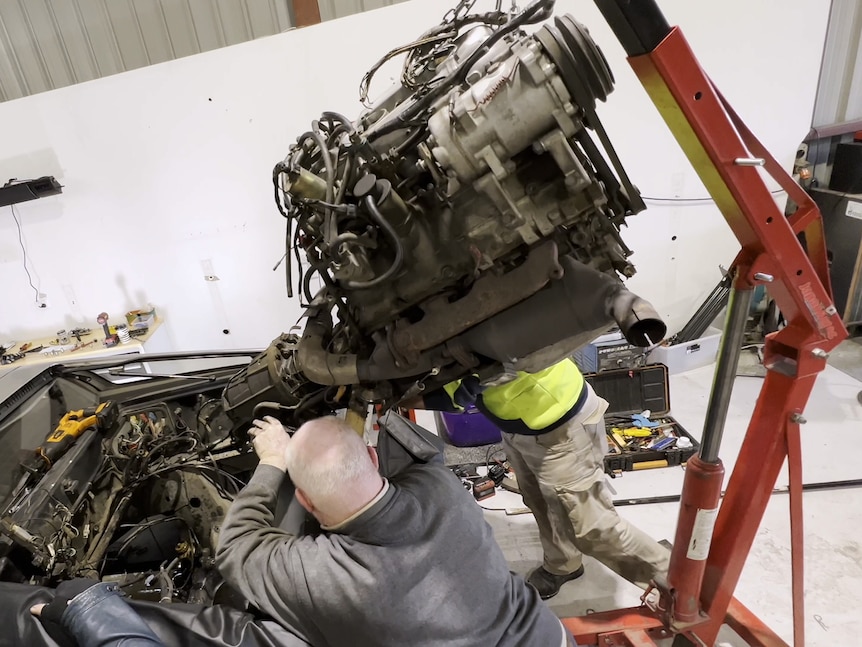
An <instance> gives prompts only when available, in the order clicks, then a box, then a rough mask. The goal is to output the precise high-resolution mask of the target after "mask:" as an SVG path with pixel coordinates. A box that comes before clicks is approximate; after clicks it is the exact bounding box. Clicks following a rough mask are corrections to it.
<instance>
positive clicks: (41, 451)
mask: <svg viewBox="0 0 862 647" xmlns="http://www.w3.org/2000/svg"><path fill="white" fill-rule="evenodd" d="M117 417H118V407H117V404H116V403H115V402H112V401H108V402H103V403H102V404H100V405H99V406H98V407H94V408H88V409H78V410H77V411H70V412H69V413H67V414H66V415H64V416H63V417H62V418H61V419H60V423H59V424H58V425H57V428H56V429H55V430H54V431H53V432H52V433H51V435H49V436H48V437H47V438H46V439H45V442H44V443H42V444H41V445H40V446H39V447H37V448H36V456H35V457H34V458H33V460H32V461H30V462H29V463H28V464H26V465H24V468H25V469H27V471H29V472H33V473H35V472H40V471H42V470H44V469H47V468H49V467H51V465H53V464H54V463H55V462H56V461H57V459H58V458H60V457H61V456H63V454H65V453H66V451H67V450H68V449H69V448H70V447H71V446H72V445H73V444H74V443H75V441H76V440H77V439H78V437H79V436H80V435H81V434H82V433H84V431H85V430H87V429H89V428H90V427H99V428H101V429H107V428H110V427H112V426H113V425H114V424H115V423H116V422H117Z"/></svg>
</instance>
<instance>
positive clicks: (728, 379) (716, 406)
mask: <svg viewBox="0 0 862 647" xmlns="http://www.w3.org/2000/svg"><path fill="white" fill-rule="evenodd" d="M752 294H753V289H752V288H746V289H740V288H737V287H735V286H734V288H733V289H732V290H731V291H730V302H729V304H728V306H727V317H726V319H725V322H724V334H723V335H722V337H721V347H720V348H719V350H718V361H717V362H716V366H715V377H714V378H713V381H712V391H711V392H710V394H709V404H708V405H707V409H706V422H705V423H704V426H703V438H702V440H701V444H700V458H701V460H702V461H704V462H705V463H717V462H718V450H719V447H721V437H722V435H723V434H724V423H725V421H726V420H727V409H728V407H729V406H730V394H731V393H732V392H733V381H734V379H736V368H737V365H738V363H739V354H740V352H741V351H742V339H743V335H744V334H745V324H746V322H747V321H748V310H749V308H750V306H751V296H752Z"/></svg>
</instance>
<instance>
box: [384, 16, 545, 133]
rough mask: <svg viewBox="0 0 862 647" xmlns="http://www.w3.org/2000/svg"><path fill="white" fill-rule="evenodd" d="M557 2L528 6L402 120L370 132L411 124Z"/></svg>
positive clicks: (390, 130) (413, 106) (539, 18)
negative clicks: (498, 45)
mask: <svg viewBox="0 0 862 647" xmlns="http://www.w3.org/2000/svg"><path fill="white" fill-rule="evenodd" d="M555 2H556V0H534V2H532V3H531V4H530V5H529V6H528V7H527V8H526V9H524V11H522V12H521V13H520V14H518V15H517V16H515V17H514V18H512V19H511V20H510V21H509V22H507V23H506V24H505V25H503V26H502V27H500V28H499V29H498V30H497V31H495V32H494V33H493V34H491V35H490V36H488V38H486V39H485V41H484V42H483V43H482V44H481V45H479V47H477V48H476V50H475V51H474V52H473V53H472V54H470V56H468V57H467V58H466V59H464V60H463V61H462V62H461V63H460V64H459V65H458V67H456V68H455V69H454V70H453V71H452V73H451V74H450V75H449V76H448V77H446V79H445V80H444V81H443V82H442V83H440V84H439V85H436V86H434V88H433V89H432V90H430V91H429V92H428V94H426V95H425V96H424V97H422V98H421V99H419V100H418V101H417V102H416V103H414V104H413V105H412V106H409V107H408V108H407V109H406V110H405V111H404V113H403V114H401V115H400V116H399V117H398V119H396V120H394V121H392V122H391V123H389V124H387V125H385V126H383V127H381V128H380V130H379V131H377V132H372V133H369V134H370V135H371V136H372V137H381V136H383V135H386V134H388V133H390V132H394V131H396V130H400V129H401V128H404V127H407V126H408V125H409V122H412V120H413V119H414V118H415V117H416V116H417V115H418V114H419V113H421V112H422V111H423V110H425V109H426V108H428V107H430V106H431V104H432V103H434V102H435V101H436V100H437V99H439V98H440V97H441V96H442V95H443V94H444V93H445V92H447V91H448V90H449V89H450V88H451V87H452V86H454V85H455V84H457V83H461V82H462V81H463V80H464V78H465V77H466V76H467V73H468V72H469V71H470V70H471V69H472V67H473V66H474V65H475V64H476V62H477V61H478V60H479V59H480V58H482V57H483V56H484V55H485V53H486V52H487V51H488V49H490V48H491V47H493V46H494V45H495V44H496V43H497V41H499V40H501V39H502V38H503V37H504V36H506V35H508V34H510V33H512V32H513V31H515V30H516V29H519V28H520V27H522V26H524V25H527V24H530V23H531V22H538V21H541V20H544V19H545V18H547V17H548V16H550V15H551V11H552V10H553V8H554V3H555Z"/></svg>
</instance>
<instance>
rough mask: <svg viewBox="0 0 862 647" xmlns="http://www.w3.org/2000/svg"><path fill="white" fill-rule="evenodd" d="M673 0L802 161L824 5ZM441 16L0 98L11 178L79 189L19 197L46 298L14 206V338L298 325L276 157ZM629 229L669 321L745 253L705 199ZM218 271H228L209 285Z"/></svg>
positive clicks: (639, 117) (648, 169)
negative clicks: (135, 323) (99, 330)
mask: <svg viewBox="0 0 862 647" xmlns="http://www.w3.org/2000/svg"><path fill="white" fill-rule="evenodd" d="M661 5H662V6H663V8H664V11H665V13H666V15H667V16H668V18H669V20H670V21H671V22H672V23H674V24H679V25H681V26H682V27H683V30H684V31H685V33H686V34H687V36H688V39H689V41H690V42H691V43H692V45H693V48H694V50H695V52H696V53H697V55H698V56H699V58H700V60H701V62H702V64H703V66H704V68H705V69H706V70H707V71H708V72H709V74H710V75H711V76H712V77H713V79H714V80H715V82H716V83H717V84H718V86H719V87H720V88H721V89H722V90H723V91H724V93H725V95H726V96H727V97H728V99H729V100H730V101H731V103H732V104H733V105H734V106H735V107H736V108H737V110H738V112H739V113H740V114H741V115H742V116H743V118H744V119H746V120H747V122H748V124H749V125H750V126H751V128H752V129H753V130H754V132H755V133H757V134H758V135H759V136H760V137H761V138H762V140H763V141H764V142H765V144H766V145H767V146H768V147H769V148H770V149H771V150H772V151H773V152H774V153H775V154H776V155H777V156H778V157H779V159H781V160H782V161H785V162H786V163H787V164H789V163H790V161H791V160H792V158H793V155H794V153H795V150H796V146H797V144H798V142H799V141H800V140H801V139H802V137H803V136H804V135H805V134H806V133H807V131H808V127H809V125H810V116H811V109H812V105H813V101H814V95H815V89H816V85H817V72H818V67H819V60H820V53H821V48H822V45H821V44H822V42H823V38H824V34H825V29H826V19H827V13H828V5H829V3H828V0H760V1H759V2H755V3H752V2H750V1H749V0H725V2H721V3H693V2H690V1H688V0H665V1H663V2H661ZM557 7H558V12H559V13H563V12H571V13H573V14H574V15H575V16H576V17H577V18H578V19H579V20H580V21H581V22H584V23H585V24H587V25H588V26H589V27H590V29H591V33H592V34H593V36H594V38H595V39H596V40H597V42H598V43H599V44H600V46H601V47H602V48H603V49H604V52H605V54H606V55H607V57H608V59H609V61H610V64H611V66H612V68H613V71H614V74H615V75H616V80H617V86H616V91H615V92H614V93H613V94H612V95H611V97H610V99H609V103H608V104H606V105H603V106H601V109H600V114H601V116H602V118H603V119H604V122H605V126H606V127H607V129H608V131H609V133H610V136H611V139H612V140H613V141H614V143H615V145H616V147H617V150H618V152H619V153H620V155H621V157H622V160H623V162H624V164H625V165H626V168H627V169H628V171H629V174H630V175H631V177H632V179H633V180H634V182H635V183H636V184H637V185H638V186H639V187H640V189H641V191H642V192H643V193H644V195H646V196H652V197H686V198H697V197H702V196H705V195H706V193H705V191H704V189H703V187H702V186H701V184H700V182H699V181H698V180H697V178H696V176H695V174H694V172H693V170H692V169H691V168H690V167H689V165H688V163H687V161H686V160H685V158H684V157H683V155H682V153H681V152H680V151H679V149H678V147H677V145H676V143H675V142H674V141H673V139H672V138H671V137H670V135H669V133H668V131H667V129H666V127H665V126H664V124H663V122H662V121H661V120H660V118H659V116H658V114H657V112H656V111H655V109H654V107H653V106H652V104H651V103H650V102H649V100H648V99H647V97H646V95H645V93H644V92H643V90H642V88H641V87H640V84H639V82H638V81H637V79H636V78H635V77H634V75H633V74H632V72H631V71H630V69H629V67H628V65H627V63H626V62H625V60H624V54H623V51H622V49H621V47H620V46H619V45H618V44H617V42H616V40H615V39H614V37H613V36H612V34H611V32H610V30H609V28H608V27H607V26H606V25H605V23H604V22H603V20H602V18H601V16H600V15H599V13H598V11H597V10H596V9H595V7H594V6H593V4H592V3H591V2H586V1H585V0H568V1H565V0H561V1H560V2H558V5H557ZM443 11H444V5H443V4H442V3H440V1H439V0H414V1H413V2H408V3H404V4H401V5H397V6H393V7H389V8H386V9H382V10H379V11H374V12H369V13H365V14H360V15H356V16H352V17H350V18H346V19H343V20H338V21H333V22H328V23H325V24H322V25H319V26H316V27H312V28H307V29H302V30H298V31H294V32H289V33H286V34H281V35H278V36H273V37H270V38H265V39H262V40H257V41H253V42H249V43H244V44H242V45H237V46H233V47H229V48H226V49H221V50H217V51H213V52H208V53H205V54H201V55H198V56H193V57H189V58H184V59H180V60H177V61H172V62H169V63H164V64H161V65H156V66H153V67H148V68H144V69H140V70H135V71H132V72H128V73H125V74H121V75H117V76H112V77H109V78H105V79H100V80H96V81H92V82H89V83H84V84H81V85H76V86H72V87H68V88H64V89H61V90H57V91H53V92H49V93H45V94H39V95H36V96H31V97H27V98H24V99H20V100H17V101H11V102H7V103H4V104H2V105H0V156H2V159H0V179H2V180H3V181H5V179H6V178H9V177H17V178H27V177H33V176H39V175H55V176H56V177H57V178H58V179H59V180H60V181H61V183H62V184H64V185H65V189H64V193H63V195H62V196H58V197H52V198H47V199H42V200H38V201H34V202H29V203H24V204H20V205H18V207H17V210H18V213H19V215H20V217H21V220H22V226H23V231H24V235H25V238H26V243H27V248H28V252H29V259H30V261H31V271H35V274H34V279H36V280H37V281H38V286H39V288H40V290H41V292H44V293H45V294H47V295H48V301H49V307H48V308H46V309H38V308H36V307H35V304H34V296H35V295H34V293H33V291H32V290H31V289H30V287H29V286H28V285H27V280H26V275H25V274H24V271H23V267H22V254H21V249H20V247H19V245H18V240H17V232H16V229H15V225H14V222H13V220H12V217H11V213H10V210H9V209H8V208H3V209H2V210H0V286H2V288H0V298H2V305H0V341H3V340H5V339H18V340H21V339H22V338H25V337H28V336H31V335H33V334H34V333H37V332H38V333H51V332H53V331H56V330H58V329H59V328H64V327H65V328H70V327H74V326H75V325H80V324H84V325H87V326H90V327H93V326H94V325H95V321H94V319H95V316H96V315H97V314H98V313H99V312H101V311H103V310H106V311H108V312H111V313H115V314H117V315H119V314H121V313H123V312H125V311H126V310H128V309H130V308H134V307H139V306H142V305H144V304H146V303H148V302H151V303H153V304H154V305H156V307H157V308H158V310H159V312H160V313H161V314H162V315H164V316H165V318H166V323H165V327H166V329H167V330H166V333H167V339H168V342H169V345H170V346H172V347H174V348H177V349H183V350H185V349H199V348H237V347H254V346H264V345H266V344H267V343H268V342H269V341H270V340H271V339H272V338H273V337H275V336H276V335H277V334H278V333H279V332H280V331H282V330H286V329H288V328H289V327H290V326H292V325H293V324H294V322H295V321H296V320H297V317H298V316H299V306H298V302H296V301H294V302H288V300H287V299H286V296H285V289H284V281H283V273H282V272H281V271H279V272H273V271H272V266H273V265H274V264H275V262H276V261H277V260H278V258H279V257H280V256H281V254H282V252H283V237H284V233H283V232H284V229H283V221H282V219H281V217H280V216H279V215H278V213H277V212H276V210H275V207H274V205H273V203H272V186H271V180H270V177H271V175H270V174H271V169H272V166H273V164H274V163H275V162H276V161H277V160H278V159H280V158H281V157H283V156H284V154H285V153H286V151H287V149H288V147H289V145H290V143H291V141H293V139H294V138H295V137H296V136H297V135H298V134H300V133H301V132H303V131H304V130H305V129H306V128H307V126H308V124H309V122H310V121H311V120H312V119H313V118H315V117H316V116H317V115H318V114H319V113H320V112H321V111H322V110H326V109H333V110H338V111H340V112H343V113H346V114H348V115H350V116H355V114H356V113H357V111H358V108H359V105H358V101H357V86H358V83H359V79H360V78H361V76H362V74H363V73H364V72H365V70H366V69H367V68H368V67H369V66H370V65H371V64H372V63H373V62H374V61H375V60H376V59H377V58H378V56H379V55H380V54H382V53H383V52H385V51H386V50H388V49H390V48H391V47H394V46H396V45H399V44H402V43H403V42H405V41H406V40H408V39H410V38H413V37H415V36H416V35H418V34H419V33H421V32H422V31H424V30H425V29H426V28H428V27H429V26H431V25H432V24H436V22H437V21H438V19H439V18H440V16H441V14H442V13H443ZM802 36H804V37H802ZM378 81H383V82H385V76H384V77H383V78H380V79H378ZM384 87H385V84H377V85H375V88H377V89H378V91H379V90H382V89H383V88H384ZM630 224H631V226H630V228H629V229H627V230H626V231H624V236H625V238H626V240H627V241H628V243H629V245H630V246H631V247H632V248H634V249H635V250H636V251H637V253H636V256H635V257H634V261H635V263H636V265H637V266H638V269H639V274H638V275H637V276H636V277H635V278H634V279H633V280H632V281H631V282H630V285H631V287H632V289H634V290H636V291H639V292H640V293H641V294H642V295H643V296H645V297H647V298H649V299H651V300H652V301H653V302H654V303H655V304H656V305H657V306H658V307H659V309H660V311H661V312H662V313H663V314H664V315H665V316H666V317H667V319H668V322H669V325H670V328H671V331H673V330H675V328H677V327H678V326H679V325H681V324H682V323H684V321H685V320H686V319H687V318H688V316H689V315H690V313H691V312H692V311H693V309H694V308H695V307H696V306H697V304H698V303H699V301H700V299H701V298H702V296H703V295H704V294H706V293H707V292H708V291H709V290H710V289H711V288H712V286H713V285H714V283H715V282H717V280H718V278H719V273H718V269H717V266H718V265H719V264H720V263H724V264H727V263H729V262H730V261H731V260H732V259H733V256H734V254H735V251H736V244H735V240H734V239H733V237H732V236H731V234H730V230H729V228H728V227H727V226H726V225H725V223H724V221H723V219H722V218H721V217H720V215H719V214H718V213H717V211H716V210H715V209H714V207H712V206H711V205H710V204H708V203H707V204H695V205H694V206H692V205H691V204H688V203H685V204H683V203H672V204H667V203H656V204H652V203H651V204H650V208H649V210H648V211H647V212H644V213H643V214H641V215H638V216H637V217H635V218H632V219H631V221H630ZM672 236H676V240H675V241H672V240H671V238H672ZM207 263H210V264H211V267H212V272H214V273H215V274H216V275H217V276H218V277H219V278H220V280H219V281H218V282H214V283H212V282H207V281H205V280H204V278H203V277H204V275H205V274H209V273H210V269H208V267H209V266H208V265H207ZM223 329H227V330H229V331H230V334H229V335H224V334H223V333H222V330H223Z"/></svg>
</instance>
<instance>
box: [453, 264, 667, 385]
mask: <svg viewBox="0 0 862 647" xmlns="http://www.w3.org/2000/svg"><path fill="white" fill-rule="evenodd" d="M560 265H561V266H562V267H563V271H564V274H563V277H562V278H561V279H560V280H558V281H552V282H551V283H550V284H548V285H547V286H546V287H544V288H543V289H541V290H539V291H538V292H536V294H534V295H533V296H531V297H529V298H527V299H525V300H524V301H521V302H520V303H518V304H517V305H514V306H511V307H509V308H507V309H506V310H504V311H503V312H500V313H498V314H496V315H494V316H493V317H491V318H489V319H487V320H485V321H483V322H482V323H480V324H479V325H477V326H474V327H473V328H471V329H470V330H468V331H467V332H465V333H464V334H463V335H461V337H460V338H459V341H460V343H461V344H462V346H463V347H464V348H466V349H467V350H469V351H470V352H473V353H475V354H478V355H481V356H483V357H487V358H489V359H493V360H495V361H498V362H502V363H509V364H516V365H517V367H518V370H533V371H535V370H540V369H541V368H546V367H547V366H550V365H551V364H553V363H554V360H555V361H559V360H560V359H562V358H563V357H566V356H568V355H571V354H572V352H574V351H575V350H577V349H578V348H580V347H581V346H583V345H584V344H586V343H588V342H590V341H591V340H593V339H595V338H596V337H597V336H599V335H601V334H602V333H603V332H607V330H608V329H609V328H611V327H612V326H613V324H614V321H616V322H617V324H618V325H619V326H620V329H621V330H622V332H623V334H624V335H625V336H626V339H627V340H629V342H630V343H632V344H634V345H637V346H648V345H650V342H649V341H647V338H649V340H650V341H652V342H653V343H657V342H659V341H661V340H662V339H664V335H665V332H666V331H667V327H666V326H665V324H664V323H663V322H662V321H661V319H659V318H658V314H657V313H656V311H655V309H654V308H653V307H652V306H651V305H650V304H649V303H647V302H646V301H645V300H643V299H641V298H640V297H638V296H637V295H636V294H633V293H631V292H629V291H628V290H627V289H626V288H625V286H623V285H622V283H620V281H619V279H617V278H614V277H613V276H610V275H609V274H605V273H603V272H599V271H597V270H595V269H593V268H591V267H589V266H587V265H584V264H583V263H581V262H579V261H577V260H575V259H574V258H573V257H571V256H561V257H560ZM527 331H529V332H527ZM527 367H529V369H528V368H527Z"/></svg>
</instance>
